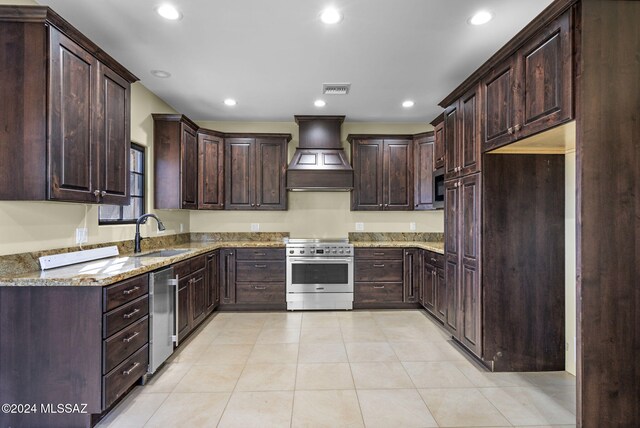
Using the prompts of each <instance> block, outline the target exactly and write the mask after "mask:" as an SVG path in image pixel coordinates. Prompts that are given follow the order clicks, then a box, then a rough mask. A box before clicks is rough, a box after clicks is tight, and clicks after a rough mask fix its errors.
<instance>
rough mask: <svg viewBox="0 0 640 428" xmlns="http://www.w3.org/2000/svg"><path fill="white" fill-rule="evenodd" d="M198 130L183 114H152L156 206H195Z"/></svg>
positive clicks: (159, 207) (192, 207)
mask: <svg viewBox="0 0 640 428" xmlns="http://www.w3.org/2000/svg"><path fill="white" fill-rule="evenodd" d="M197 130H198V126H197V125H196V124H195V123H193V122H191V121H190V120H189V119H188V118H187V117H185V116H183V115H180V114H154V115H153V147H154V150H153V159H154V172H155V186H154V191H155V193H154V194H155V198H154V199H155V208H157V209H179V208H184V209H196V208H197V207H198V135H197V132H198V131H197Z"/></svg>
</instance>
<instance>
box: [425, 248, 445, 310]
mask: <svg viewBox="0 0 640 428" xmlns="http://www.w3.org/2000/svg"><path fill="white" fill-rule="evenodd" d="M420 303H421V304H422V306H423V307H424V308H425V309H426V310H427V312H429V313H430V314H431V315H433V316H434V317H436V318H437V319H438V320H440V321H441V322H444V318H445V314H446V309H445V308H446V304H447V289H446V286H445V282H444V256H442V255H441V254H437V253H434V252H432V251H426V250H425V251H424V252H423V257H422V301H421V302H420Z"/></svg>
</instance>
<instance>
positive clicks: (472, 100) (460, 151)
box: [444, 88, 481, 180]
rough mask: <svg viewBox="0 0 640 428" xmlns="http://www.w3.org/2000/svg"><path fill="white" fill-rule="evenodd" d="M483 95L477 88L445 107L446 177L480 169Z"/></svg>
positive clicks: (471, 172)
mask: <svg viewBox="0 0 640 428" xmlns="http://www.w3.org/2000/svg"><path fill="white" fill-rule="evenodd" d="M479 113H480V98H479V91H478V90H477V88H474V89H473V90H471V91H469V92H467V93H466V94H465V95H464V96H462V98H460V99H459V100H458V101H456V102H455V103H454V104H453V105H451V106H450V107H449V108H447V109H446V110H445V113H444V141H445V153H446V156H445V179H446V180H450V179H452V178H457V177H462V176H464V175H468V174H473V173H475V172H478V171H480V169H481V168H480V167H481V165H480V156H481V153H480V114H479Z"/></svg>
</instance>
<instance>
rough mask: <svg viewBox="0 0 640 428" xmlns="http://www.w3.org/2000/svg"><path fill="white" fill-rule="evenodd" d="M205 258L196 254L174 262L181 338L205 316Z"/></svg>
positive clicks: (206, 285)
mask: <svg viewBox="0 0 640 428" xmlns="http://www.w3.org/2000/svg"><path fill="white" fill-rule="evenodd" d="M206 263H207V258H206V256H204V255H202V256H197V257H193V258H191V259H188V260H185V261H182V262H179V263H176V264H175V265H173V270H174V272H175V274H176V275H177V276H178V339H179V340H180V341H181V340H183V339H184V338H185V337H186V336H187V335H188V334H189V333H190V332H191V331H192V330H193V329H195V328H196V327H197V326H198V324H200V323H201V322H202V321H203V320H204V319H205V317H206V316H207V314H208V312H207V287H208V284H207V279H208V278H207V270H206Z"/></svg>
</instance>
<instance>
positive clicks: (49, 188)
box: [0, 6, 137, 205]
mask: <svg viewBox="0 0 640 428" xmlns="http://www.w3.org/2000/svg"><path fill="white" fill-rule="evenodd" d="M0 22H1V25H0V39H1V40H2V41H3V42H2V43H1V44H0V69H1V70H2V79H0V93H2V94H3V103H2V105H0V129H2V130H3V131H2V132H3V137H2V139H3V141H6V142H10V144H9V143H7V144H1V145H0V168H1V169H2V170H3V171H5V172H7V173H4V174H2V176H0V199H2V200H47V199H48V200H57V201H70V202H83V203H108V204H120V205H125V204H127V203H128V202H129V147H130V102H131V100H130V84H131V83H132V82H135V81H136V80H137V78H136V77H135V76H134V75H132V74H131V73H130V72H129V71H127V70H126V69H125V68H124V67H122V66H121V65H120V64H118V63H117V62H116V61H114V60H113V59H112V58H111V57H109V56H108V55H107V54H105V53H104V52H103V51H102V50H101V49H100V48H99V47H98V46H96V45H95V44H93V43H92V42H91V41H90V40H88V39H87V38H86V37H85V36H84V35H82V34H81V33H79V32H78V31H77V30H76V29H74V28H73V27H72V26H71V25H70V24H69V23H68V22H66V21H65V20H64V19H62V18H61V17H60V16H59V15H57V14H56V13H55V12H53V11H52V10H51V9H49V8H47V7H41V6H35V7H19V6H0ZM8 171H11V172H10V173H8Z"/></svg>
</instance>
